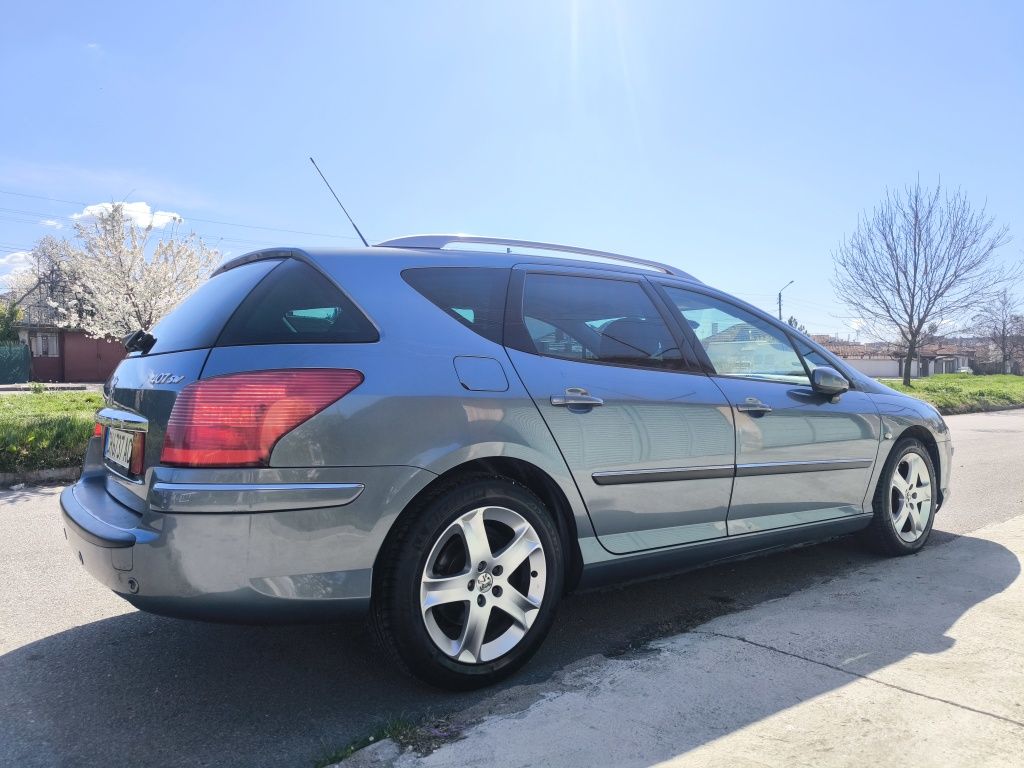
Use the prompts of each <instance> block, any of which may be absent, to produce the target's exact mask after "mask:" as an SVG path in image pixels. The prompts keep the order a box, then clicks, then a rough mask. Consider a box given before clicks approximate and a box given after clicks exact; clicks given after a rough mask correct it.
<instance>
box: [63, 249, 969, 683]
mask: <svg viewBox="0 0 1024 768" xmlns="http://www.w3.org/2000/svg"><path fill="white" fill-rule="evenodd" d="M496 246H497V248H496ZM128 346H129V348H130V350H131V352H130V354H129V356H128V357H127V358H126V359H125V360H124V362H122V363H121V365H120V366H119V367H118V369H117V371H116V372H115V373H114V375H113V376H112V377H111V379H110V381H109V382H107V385H106V388H105V399H106V407H104V408H103V409H102V410H100V411H99V412H98V414H97V416H96V421H97V425H96V434H95V437H93V438H92V440H91V442H90V444H89V448H88V453H87V455H86V458H85V468H84V472H83V474H82V477H81V479H80V480H79V481H78V482H77V483H76V484H75V485H74V486H72V487H70V488H68V489H67V490H65V491H64V492H63V494H62V496H61V508H62V510H63V522H64V530H65V535H66V536H67V539H68V541H69V543H70V545H71V548H72V550H73V552H74V554H75V556H76V557H77V558H78V559H79V560H80V561H81V562H82V563H83V564H84V566H85V567H86V568H87V569H88V570H89V572H90V573H91V574H92V575H93V576H95V577H96V578H97V579H98V580H99V581H101V582H102V583H103V584H105V585H107V586H108V587H109V588H110V589H112V590H114V591H115V592H116V593H117V594H119V595H121V596H122V597H124V598H125V599H126V600H128V601H129V602H130V603H132V604H133V605H135V606H138V607H139V608H141V609H144V610H147V611H153V612H156V613H161V614H166V615H170V616H180V617H190V618H202V619H213V620H228V621H232V620H233V621H268V620H281V619H284V620H311V619H317V618H331V617H339V616H342V615H351V614H365V613H369V614H370V616H371V617H372V621H373V624H374V626H375V627H376V630H377V632H378V634H379V636H380V638H381V640H382V642H383V644H384V646H385V647H386V648H387V649H389V650H390V651H391V652H392V653H393V655H394V658H395V659H397V660H398V661H399V662H400V663H401V664H402V665H403V666H404V667H405V668H406V669H408V670H410V671H411V672H413V673H414V674H415V675H417V676H419V677H420V678H422V679H424V680H426V681H428V682H430V683H433V684H435V685H439V686H444V687H449V688H471V687H476V686H481V685H485V684H487V683H491V682H493V681H495V680H498V679H501V678H503V677H505V676H507V675H509V674H511V673H512V672H513V671H514V670H516V669H517V668H518V667H519V666H521V665H522V664H523V663H524V662H525V661H526V660H527V659H528V658H529V657H530V655H531V654H533V653H534V651H536V649H537V648H538V646H539V645H540V643H541V642H542V641H543V638H544V636H545V634H546V633H547V632H548V630H549V628H550V627H551V624H552V622H553V620H554V616H555V609H556V606H557V605H558V602H559V600H560V598H561V597H562V596H563V595H564V594H566V592H568V591H570V590H573V589H577V588H583V587H592V586H595V585H599V584H607V583H609V582H617V581H622V580H628V579H635V578H638V577H642V576H644V575H650V574H656V573H664V572H668V571H679V570H684V569H686V568H691V567H694V566H695V565H698V564H704V563H709V562H713V561H721V560H723V559H727V558H734V557H741V556H747V555H750V554H751V553H757V552H768V551H772V550H777V549H780V548H784V547H790V546H794V545H797V544H803V543H806V542H810V541H816V540H822V539H826V538H829V537H835V536H839V535H842V534H848V533H853V532H860V535H861V536H862V537H863V538H864V540H865V541H866V542H867V543H869V544H871V545H872V546H874V547H875V548H876V549H878V550H879V551H881V552H883V553H886V554H890V555H902V554H908V553H912V552H915V551H917V550H918V549H920V548H921V547H922V546H923V545H924V543H925V541H926V540H927V539H928V536H929V533H930V531H931V528H932V522H933V520H934V514H935V512H936V511H937V510H938V509H939V508H940V507H941V505H942V503H943V501H944V500H945V499H947V498H949V491H948V488H949V476H950V463H951V461H950V459H951V454H952V447H951V445H950V439H949V432H948V430H947V428H946V425H945V423H944V422H943V420H942V418H941V417H940V416H939V414H938V413H937V412H936V411H935V410H934V409H933V408H932V407H931V406H929V405H927V404H925V403H923V402H920V401H918V400H915V399H912V398H909V397H906V396H904V395H901V394H899V393H897V392H894V391H893V390H891V389H888V388H887V387H884V386H882V385H881V384H879V383H878V382H876V381H873V380H872V379H869V378H867V377H865V376H863V375H862V374H860V373H858V372H857V371H855V370H853V369H851V368H850V367H848V366H847V365H845V364H844V363H843V362H842V361H841V360H838V359H836V358H835V357H833V356H832V355H831V354H830V353H829V352H828V351H826V350H825V349H823V348H822V347H821V346H819V345H818V344H816V343H815V342H814V341H812V340H810V339H808V338H807V337H805V336H803V335H801V334H799V333H796V332H795V331H794V330H793V329H792V328H790V327H788V326H787V325H785V324H782V323H779V322H777V321H776V320H775V319H774V318H772V317H771V316H769V315H766V314H765V313H763V312H761V311H759V310H757V309H755V308H754V307H751V306H749V305H747V304H745V303H743V302H741V301H738V300H736V299H734V298H732V297H730V296H729V295H727V294H725V293H722V292H721V291H717V290H714V289H712V288H710V287H708V286H707V285H704V284H703V283H701V282H700V281H699V280H697V279H695V278H694V277H691V276H690V275H688V274H686V273H684V272H681V271H679V270H677V269H675V268H673V267H670V266H666V265H663V264H658V263H655V262H650V261H645V260H641V259H635V258H630V257H626V256H621V255H618V254H610V253H604V252H600V251H591V250H588V249H581V248H572V247H568V246H560V245H551V244H546V243H535V242H528V241H511V240H500V239H497V238H483V237H469V236H464V235H456V236H440V235H432V236H420V237H406V238H400V239H398V240H390V241H388V242H385V243H381V244H380V245H378V246H374V247H371V248H368V249H358V250H341V251H337V250H331V251H328V250H303V249H297V248H290V249H279V250H265V251H259V252H256V253H252V254H249V255H246V256H242V257H240V258H236V259H233V260H231V261H229V262H227V263H226V264H224V265H223V266H222V267H220V269H219V270H218V271H217V272H216V273H215V274H214V275H213V277H211V279H210V280H209V281H207V282H206V283H204V284H203V285H202V286H201V287H200V288H199V289H198V290H197V291H195V293H194V294H192V295H191V296H190V297H189V298H188V299H186V300H185V301H184V302H183V303H182V304H181V305H180V306H179V307H178V308H177V309H176V310H175V311H174V312H173V313H171V314H170V315H169V316H167V317H166V318H165V319H164V320H162V321H161V322H160V323H158V324H157V325H156V326H155V327H154V328H152V329H151V330H150V332H148V333H144V332H139V333H137V334H135V335H134V336H133V337H132V338H131V339H129V340H128Z"/></svg>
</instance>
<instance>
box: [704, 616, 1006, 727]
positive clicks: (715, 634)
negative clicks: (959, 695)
mask: <svg viewBox="0 0 1024 768" xmlns="http://www.w3.org/2000/svg"><path fill="white" fill-rule="evenodd" d="M690 634H692V635H708V636H709V637H720V638H723V639H726V640H736V641H737V642H740V643H746V644H747V645H752V646H754V647H755V648H763V649H764V650H766V651H772V652H773V653H779V654H782V655H783V656H789V657H791V658H794V659H799V660H800V661H806V662H808V663H810V664H817V665H818V666H820V667H826V668H827V669H831V670H835V671H836V672H840V673H842V674H844V675H849V676H850V677H855V678H860V679H861V680H867V681H868V682H871V683H874V684H876V685H882V686H885V687H886V688H891V689H892V690H894V691H900V692H901V693H906V694H910V695H911V696H919V697H920V698H922V699H928V700H930V701H935V702H938V703H940V704H948V705H949V706H951V707H956V708H957V709H962V710H964V711H966V712H973V713H974V714H976V715H983V716H985V717H991V718H993V719H995V720H1001V721H1002V722H1004V723H1009V724H1010V725H1013V726H1016V727H1017V728H1024V722H1021V721H1020V720H1014V719H1013V718H1012V717H1006V716H1004V715H1000V714H997V713H995V712H989V711H987V710H984V709H978V708H976V707H972V706H969V705H967V704H960V703H959V702H956V701H951V700H950V699H944V698H942V697H941V696H932V695H931V694H928V693H921V692H920V691H914V690H911V689H910V688H904V687H903V686H901V685H896V684H895V683H887V682H885V681H884V680H879V679H877V678H874V677H871V676H870V675H862V674H861V673H859V672H853V671H851V670H849V669H843V668H842V667H840V666H836V665H835V664H829V663H828V662H827V661H821V660H819V659H812V658H810V657H808V656H801V655H800V654H799V653H793V652H792V651H784V650H782V649H781V648H776V647H775V646H773V645H767V644H765V643H759V642H757V641H755V640H748V639H747V638H745V637H738V636H736V635H727V634H725V633H723V632H711V631H708V630H706V629H693V630H690Z"/></svg>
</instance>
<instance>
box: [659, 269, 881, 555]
mask: <svg viewBox="0 0 1024 768" xmlns="http://www.w3.org/2000/svg"><path fill="white" fill-rule="evenodd" d="M662 286H663V289H664V291H665V294H666V296H667V298H668V300H669V302H670V304H671V305H672V306H673V307H674V308H675V309H676V310H677V311H678V312H679V319H680V320H681V322H682V324H683V328H684V330H685V331H688V332H689V333H691V334H692V342H693V344H694V346H695V347H697V346H699V350H698V353H699V352H700V351H703V353H704V355H705V356H706V359H705V363H706V365H708V366H710V369H711V370H712V371H713V375H712V380H713V381H714V382H715V384H717V385H718V387H720V388H721V390H722V392H723V393H725V395H726V397H727V398H728V400H729V402H730V403H731V404H732V407H733V411H734V413H735V423H736V481H735V483H734V485H733V494H732V502H731V504H730V508H729V516H728V530H729V534H730V535H733V534H743V533H753V532H757V531H764V530H769V529H773V528H784V527H787V526H793V525H802V524H805V523H815V522H821V521H824V520H831V519H835V518H841V517H845V516H849V515H859V514H862V513H863V511H864V509H863V504H864V501H865V496H866V493H867V490H868V483H869V482H870V477H871V471H872V467H873V466H874V462H875V458H876V456H877V453H878V446H879V434H880V427H881V421H880V417H879V415H878V412H877V409H876V408H875V406H874V403H873V402H872V400H871V398H870V397H869V396H868V395H867V394H866V393H864V392H859V391H857V390H856V389H851V390H850V391H848V392H846V393H844V394H842V395H841V396H839V397H829V396H826V395H823V394H819V393H817V392H815V391H814V390H812V388H811V385H810V378H809V369H810V368H811V367H813V366H815V365H821V364H829V361H827V360H826V359H824V358H823V357H818V358H815V356H816V355H818V353H816V352H812V350H811V349H810V347H809V345H807V346H806V348H805V349H803V350H802V352H803V354H800V353H798V351H797V348H796V347H795V346H794V339H793V337H792V336H791V335H790V333H789V332H788V331H787V330H786V329H785V328H784V327H783V326H782V325H781V324H777V323H775V322H774V321H770V320H768V319H767V318H766V317H763V316H761V315H759V314H756V313H754V312H751V311H748V310H746V309H744V308H742V307H740V306H738V305H737V304H735V303H732V302H730V301H728V300H726V299H723V298H722V297H720V296H715V295H712V294H710V293H707V292H702V291H699V290H694V289H690V288H685V287H682V286H679V285H669V284H664V283H663V284H662Z"/></svg>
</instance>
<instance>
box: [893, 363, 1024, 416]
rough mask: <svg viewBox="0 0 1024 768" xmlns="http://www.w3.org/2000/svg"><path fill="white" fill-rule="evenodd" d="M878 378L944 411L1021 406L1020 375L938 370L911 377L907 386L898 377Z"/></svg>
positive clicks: (1023, 380)
mask: <svg viewBox="0 0 1024 768" xmlns="http://www.w3.org/2000/svg"><path fill="white" fill-rule="evenodd" d="M881 382H882V383H883V384H885V385H886V386H889V387H892V388H893V389H898V390H899V391H900V392H906V393H907V394H908V395H913V396H914V397H916V398H919V399H921V400H926V401H928V402H929V403H931V404H932V405H934V406H935V407H936V408H938V409H939V413H942V414H945V415H950V414H955V413H975V412H978V411H994V410H999V409H1002V408H1015V407H1024V376H1011V375H1009V374H1005V375H998V376H972V375H971V374H968V373H941V374H938V375H936V376H929V377H928V378H925V379H912V380H911V382H910V386H909V387H905V386H903V384H902V383H901V382H900V381H899V379H881Z"/></svg>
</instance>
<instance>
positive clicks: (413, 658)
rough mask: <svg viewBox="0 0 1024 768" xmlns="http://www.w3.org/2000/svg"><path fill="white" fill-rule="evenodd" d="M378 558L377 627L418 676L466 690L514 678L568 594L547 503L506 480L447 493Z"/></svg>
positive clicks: (426, 505) (468, 484)
mask: <svg viewBox="0 0 1024 768" xmlns="http://www.w3.org/2000/svg"><path fill="white" fill-rule="evenodd" d="M398 526H399V527H398V528H396V530H395V532H394V535H393V536H392V537H391V540H390V542H389V545H388V546H387V548H386V549H385V550H384V552H382V554H381V558H380V562H379V569H380V571H379V572H380V576H379V580H378V582H377V586H378V589H377V594H376V596H375V600H374V609H373V615H374V623H375V626H376V628H377V631H378V636H379V637H380V639H381V641H382V642H383V644H384V646H385V648H387V649H388V650H390V651H391V652H392V653H393V654H394V655H395V656H396V657H397V658H398V659H399V660H400V661H401V663H402V664H403V665H404V666H405V667H406V668H407V669H408V670H409V671H410V672H412V673H413V674H414V675H416V676H417V677H419V678H421V679H423V680H425V681H426V682H429V683H432V684H434V685H438V686H441V687H444V688H453V689H470V688H477V687H481V686H484V685H489V684H491V683H494V682H496V681H498V680H501V679H502V678H504V677H507V676H508V675H510V674H512V673H513V672H514V671H515V670H517V669H518V668H519V667H520V666H522V665H523V664H524V663H525V662H526V661H527V660H528V659H529V658H530V656H532V655H533V653H534V652H535V651H536V650H537V648H538V647H539V646H540V644H541V642H542V641H543V639H544V636H545V635H546V634H547V632H548V629H549V628H550V626H551V623H552V621H553V618H554V612H555V606H556V605H557V603H558V600H559V598H560V596H561V592H562V587H563V554H562V546H561V541H560V540H559V536H558V531H557V528H556V527H555V524H554V522H553V520H552V519H551V516H550V515H549V513H548V511H547V510H546V509H545V507H544V505H543V504H542V503H541V501H540V500H539V499H538V498H537V497H536V496H535V495H534V494H533V493H531V492H530V491H529V490H528V489H527V488H525V487H524V486H522V485H520V484H518V483H515V482H513V481H511V480H507V479H505V478H500V477H486V476H474V477H472V478H468V479H464V480H462V481H460V482H458V483H457V484H454V485H449V486H447V487H445V488H442V489H441V490H440V491H438V492H437V493H436V494H434V495H432V496H431V497H430V498H428V499H426V500H425V501H424V502H423V503H422V504H421V505H419V506H418V507H417V508H416V509H414V510H410V511H409V513H408V514H406V515H405V516H404V520H403V521H400V522H399V524H398Z"/></svg>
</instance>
